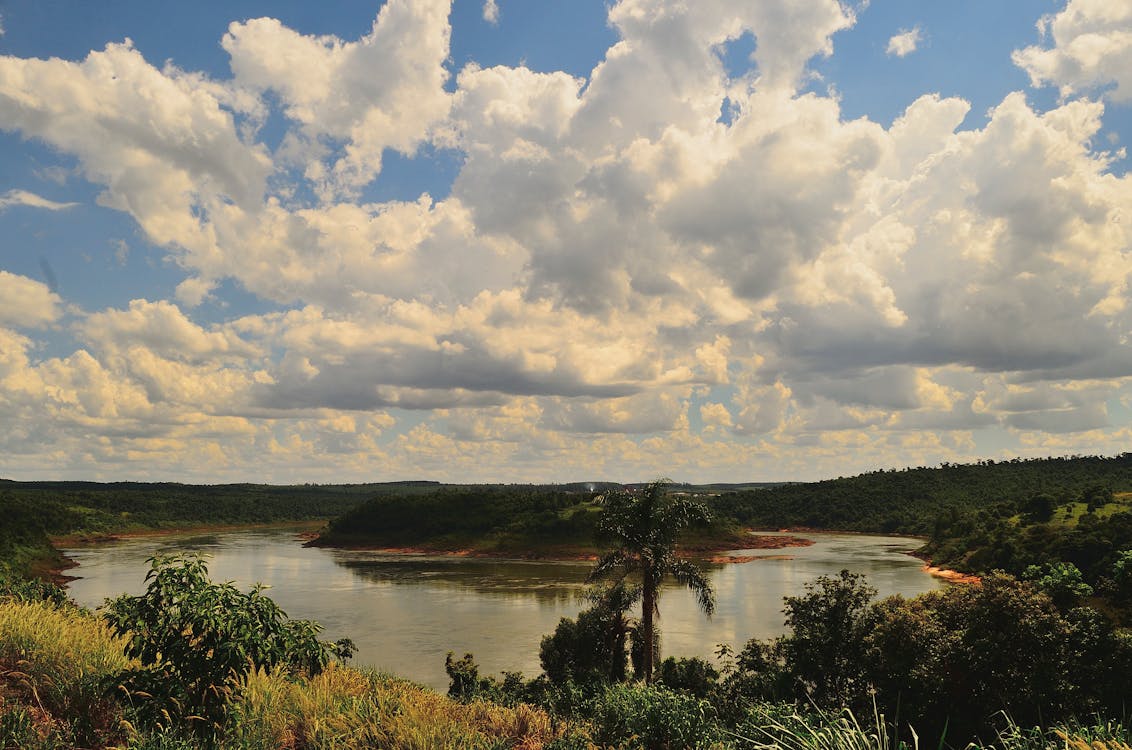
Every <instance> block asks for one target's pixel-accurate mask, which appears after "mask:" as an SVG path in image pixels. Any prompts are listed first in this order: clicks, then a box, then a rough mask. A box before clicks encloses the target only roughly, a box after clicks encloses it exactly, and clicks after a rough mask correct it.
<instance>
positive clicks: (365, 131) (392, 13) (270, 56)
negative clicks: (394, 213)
mask: <svg viewBox="0 0 1132 750" xmlns="http://www.w3.org/2000/svg"><path fill="white" fill-rule="evenodd" d="M449 9H450V1H449V0H427V1H426V2H421V1H419V0H418V1H413V2H410V1H409V0H392V1H391V2H388V3H386V4H385V5H384V7H382V9H381V11H380V12H379V13H378V16H377V18H376V19H375V20H374V22H373V28H372V29H371V30H370V33H369V34H368V35H366V36H364V37H362V38H361V39H359V40H358V41H356V42H347V41H343V40H341V39H338V38H337V37H325V36H324V37H313V36H307V35H303V34H300V33H298V32H296V31H294V30H292V29H289V28H287V27H286V26H284V25H283V24H282V23H280V22H279V21H277V20H276V19H273V18H258V19H253V20H250V21H245V22H235V23H233V24H232V25H231V26H230V27H229V28H228V33H227V34H225V36H224V39H223V40H222V41H221V45H222V46H223V47H224V49H225V50H226V51H227V52H228V54H229V56H230V58H231V66H232V72H233V73H234V74H235V81H236V83H237V84H239V85H243V86H248V87H252V88H254V89H257V90H270V91H274V92H275V93H276V94H277V95H278V96H279V98H280V100H281V101H282V103H283V105H284V112H285V113H286V115H287V117H289V118H290V119H292V120H293V121H295V122H297V123H298V124H299V125H300V127H301V129H300V131H299V138H300V139H301V141H299V142H298V145H299V148H298V150H297V154H298V155H299V156H300V157H301V158H302V159H303V160H304V161H305V164H303V165H302V166H303V168H304V174H305V176H306V177H307V178H308V179H310V180H311V181H313V182H314V183H315V185H316V188H317V189H318V190H319V192H320V194H322V195H323V196H324V197H325V198H327V199H329V198H331V197H333V196H335V195H340V194H347V195H348V194H352V193H354V192H356V191H357V190H358V189H360V188H362V187H364V186H365V185H366V184H368V183H369V182H370V181H372V180H373V179H374V178H375V177H376V176H377V175H378V173H379V172H380V171H381V161H382V153H383V151H384V150H385V149H386V148H391V149H395V150H397V151H399V152H401V153H404V154H407V155H411V154H412V153H413V152H414V151H415V150H416V148H417V147H418V146H419V145H420V144H421V143H422V142H423V141H424V140H425V138H426V137H427V134H428V130H429V128H430V127H432V126H433V125H434V124H436V123H437V122H438V121H439V120H440V118H442V117H444V115H445V114H446V112H447V110H448V94H447V93H446V92H445V91H444V82H445V81H446V80H447V78H448V72H447V70H445V68H444V65H443V63H444V60H445V58H446V57H447V56H448V39H449V35H450V29H449V26H448V12H449ZM485 13H486V11H485ZM327 149H329V150H330V151H331V153H332V156H331V158H330V160H329V161H330V163H329V164H327V163H326V160H324V159H323V158H322V156H323V154H324V153H325V151H326V150H327Z"/></svg>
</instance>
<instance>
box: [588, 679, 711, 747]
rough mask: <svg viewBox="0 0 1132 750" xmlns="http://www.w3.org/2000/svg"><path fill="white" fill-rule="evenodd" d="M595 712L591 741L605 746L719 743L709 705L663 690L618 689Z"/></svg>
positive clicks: (621, 686) (623, 686)
mask: <svg viewBox="0 0 1132 750" xmlns="http://www.w3.org/2000/svg"><path fill="white" fill-rule="evenodd" d="M593 710H594V714H593V721H592V736H593V741H594V742H595V744H597V745H599V746H600V747H616V748H621V749H623V750H667V748H689V749H691V748H708V747H711V746H712V744H713V743H714V742H716V740H717V739H718V738H719V733H720V732H719V727H718V725H717V722H716V720H715V711H714V709H713V708H712V705H711V704H710V703H708V702H707V701H706V700H701V699H699V698H696V697H695V696H691V695H687V694H685V693H679V692H676V691H674V690H672V689H670V688H667V687H664V686H662V685H642V684H639V683H638V684H632V685H627V684H619V685H613V686H611V687H610V688H609V689H608V690H607V691H606V692H605V694H604V696H602V698H601V699H600V700H598V701H597V702H596V704H595V706H594V709H593Z"/></svg>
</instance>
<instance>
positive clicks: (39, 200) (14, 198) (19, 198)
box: [0, 190, 78, 211]
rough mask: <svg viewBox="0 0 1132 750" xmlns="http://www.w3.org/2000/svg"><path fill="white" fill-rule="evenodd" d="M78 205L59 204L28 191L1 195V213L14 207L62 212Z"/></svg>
mask: <svg viewBox="0 0 1132 750" xmlns="http://www.w3.org/2000/svg"><path fill="white" fill-rule="evenodd" d="M77 205H78V204H77V203H59V202H57V201H53V200H48V199H47V198H44V197H43V196H40V195H36V194H35V193H30V192H28V191H27V190H9V191H8V192H6V193H4V194H3V195H0V211H4V210H6V209H9V208H11V207H12V206H30V207H32V208H44V209H47V210H48V211H62V210H63V209H67V208H73V207H74V206H77Z"/></svg>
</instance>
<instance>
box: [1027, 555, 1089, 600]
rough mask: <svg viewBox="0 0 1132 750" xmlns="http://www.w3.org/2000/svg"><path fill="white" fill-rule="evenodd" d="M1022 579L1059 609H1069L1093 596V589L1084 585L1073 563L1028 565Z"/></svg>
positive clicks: (1079, 572)
mask: <svg viewBox="0 0 1132 750" xmlns="http://www.w3.org/2000/svg"><path fill="white" fill-rule="evenodd" d="M1022 579H1023V580H1026V581H1032V582H1033V583H1034V585H1035V586H1037V587H1038V588H1039V589H1040V590H1042V591H1044V592H1045V593H1046V594H1048V595H1049V598H1050V599H1053V602H1054V604H1056V605H1057V606H1058V607H1059V608H1060V609H1069V608H1070V607H1072V606H1074V605H1075V604H1078V603H1080V601H1081V599H1082V598H1084V597H1086V596H1092V595H1093V587H1092V586H1090V585H1089V584H1087V583H1085V581H1084V579H1083V578H1082V576H1081V571H1080V570H1078V569H1077V566H1076V565H1074V564H1073V563H1067V562H1053V563H1046V564H1045V565H1030V566H1028V567H1027V568H1026V570H1025V571H1024V572H1023V573H1022Z"/></svg>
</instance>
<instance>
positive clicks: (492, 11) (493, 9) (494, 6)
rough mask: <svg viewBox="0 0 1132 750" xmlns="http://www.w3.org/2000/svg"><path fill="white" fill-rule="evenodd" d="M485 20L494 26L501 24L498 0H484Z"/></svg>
mask: <svg viewBox="0 0 1132 750" xmlns="http://www.w3.org/2000/svg"><path fill="white" fill-rule="evenodd" d="M483 20H485V21H487V22H488V23H490V24H491V25H492V26H497V25H498V24H499V3H497V2H496V0H483Z"/></svg>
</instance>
